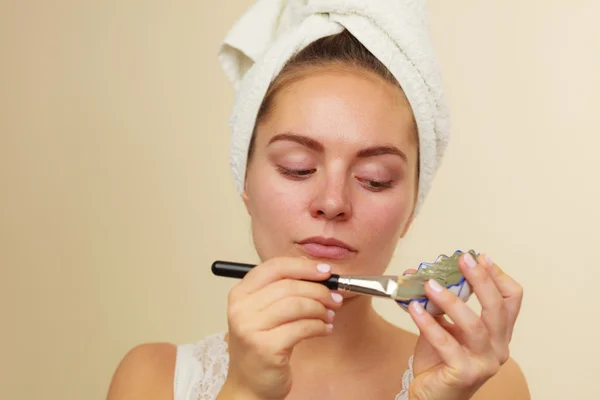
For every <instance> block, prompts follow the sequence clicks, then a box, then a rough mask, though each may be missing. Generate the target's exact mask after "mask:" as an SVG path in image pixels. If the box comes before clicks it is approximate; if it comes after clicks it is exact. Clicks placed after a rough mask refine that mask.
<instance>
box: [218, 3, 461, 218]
mask: <svg viewBox="0 0 600 400" xmlns="http://www.w3.org/2000/svg"><path fill="white" fill-rule="evenodd" d="M344 29H346V30H348V31H349V32H350V33H351V34H352V35H353V36H354V37H355V38H356V39H357V40H359V41H360V42H361V43H362V44H363V45H364V46H365V47H366V48H367V49H368V50H369V51H370V52H371V53H372V54H373V55H374V56H375V57H376V58H377V59H378V60H379V61H381V62H382V63H383V64H384V65H385V66H386V67H387V68H388V70H389V71H390V72H391V73H392V74H393V75H394V77H395V78H396V79H397V80H398V82H399V83H400V86H401V87H402V89H403V91H404V93H405V95H406V97H407V99H408V101H409V103H410V105H411V107H412V110H413V113H414V116H415V120H416V123H417V130H418V136H419V157H420V160H419V185H418V197H417V203H416V206H415V215H416V214H417V213H418V212H419V210H420V209H421V207H422V205H423V202H424V199H425V197H426V196H427V194H428V192H429V190H430V188H431V184H432V181H433V179H434V176H435V173H436V172H437V170H438V168H439V166H440V163H441V160H442V157H443V155H444V151H445V149H446V147H447V144H448V140H449V130H450V123H449V116H448V109H447V105H446V102H445V99H444V93H443V90H442V87H441V78H440V74H439V71H438V66H437V59H436V57H435V54H434V49H433V46H432V44H431V42H430V38H429V32H428V26H427V18H426V10H425V0H257V1H256V3H255V4H254V5H253V6H252V7H251V8H250V9H249V10H248V11H247V12H246V13H245V14H244V15H243V16H242V17H241V18H240V19H239V20H238V21H237V22H236V24H235V25H234V26H233V28H232V29H231V30H230V31H229V32H228V34H227V36H226V38H225V40H224V42H223V44H222V46H221V49H220V52H219V60H220V62H221V66H222V68H223V70H224V71H225V73H226V75H227V77H228V78H229V79H230V80H231V82H232V84H233V87H234V89H235V103H234V107H233V110H232V114H231V118H230V126H231V130H232V132H231V134H232V138H231V150H230V165H231V168H232V171H233V175H234V179H235V183H236V187H237V189H238V191H239V192H240V193H242V192H243V190H244V179H245V175H246V163H247V157H248V147H249V145H250V140H251V138H252V134H253V132H254V126H255V124H256V118H257V115H258V111H259V108H260V106H261V104H262V101H263V98H264V96H265V94H266V92H267V90H268V88H269V85H270V84H271V82H272V81H273V80H274V79H275V78H276V77H277V75H278V74H279V72H280V71H281V70H282V69H283V67H284V66H285V64H286V63H287V61H288V60H290V59H291V58H292V57H293V56H294V55H295V54H297V53H298V52H299V51H301V50H302V49H303V48H305V47H306V46H307V45H309V44H311V43H312V42H314V41H316V40H319V39H321V38H323V37H326V36H331V35H335V34H338V33H340V32H342V31H343V30H344Z"/></svg>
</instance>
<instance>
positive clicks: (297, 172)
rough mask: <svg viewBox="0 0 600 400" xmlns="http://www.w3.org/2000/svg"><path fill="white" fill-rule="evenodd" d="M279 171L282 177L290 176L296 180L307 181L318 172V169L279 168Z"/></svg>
mask: <svg viewBox="0 0 600 400" xmlns="http://www.w3.org/2000/svg"><path fill="white" fill-rule="evenodd" d="M277 171H279V173H280V174H281V175H285V176H290V177H292V178H296V179H305V178H308V176H309V175H310V174H312V173H314V172H315V171H316V169H287V168H283V167H282V166H277Z"/></svg>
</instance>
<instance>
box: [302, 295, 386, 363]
mask: <svg viewBox="0 0 600 400" xmlns="http://www.w3.org/2000/svg"><path fill="white" fill-rule="evenodd" d="M390 327H391V325H390V324H389V323H388V322H386V321H385V320H384V319H383V318H382V317H380V316H379V314H377V312H375V310H374V309H373V306H372V298H371V297H370V296H360V295H358V296H354V297H351V298H347V299H344V304H343V305H342V307H341V308H340V309H338V310H337V311H336V315H335V320H334V322H333V333H332V334H331V335H329V336H326V337H318V338H313V339H308V340H305V341H303V342H300V343H299V344H298V345H297V346H296V347H295V348H294V353H293V356H292V363H295V364H297V365H298V366H300V365H305V366H306V365H308V366H311V365H312V366H314V365H320V366H323V367H325V368H327V366H331V367H334V366H335V367H336V370H338V371H339V370H340V369H341V368H340V367H341V366H348V367H352V366H357V365H362V366H363V367H367V366H369V365H370V364H371V363H372V362H377V361H378V360H377V355H378V354H381V348H382V341H381V334H382V332H383V331H385V330H389V329H390ZM377 338H379V340H377ZM307 359H310V360H311V361H312V362H311V363H305V362H304V360H307ZM357 361H360V362H358V363H357ZM328 369H329V368H328Z"/></svg>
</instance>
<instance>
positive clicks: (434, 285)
mask: <svg viewBox="0 0 600 400" xmlns="http://www.w3.org/2000/svg"><path fill="white" fill-rule="evenodd" d="M428 283H429V287H430V288H431V290H433V291H434V292H437V293H442V290H444V289H443V288H442V286H441V285H440V284H439V283H437V281H436V280H435V279H430V280H429V282H428Z"/></svg>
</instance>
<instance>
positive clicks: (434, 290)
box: [425, 279, 492, 354]
mask: <svg viewBox="0 0 600 400" xmlns="http://www.w3.org/2000/svg"><path fill="white" fill-rule="evenodd" d="M425 294H426V296H427V298H428V299H429V300H430V301H432V302H434V303H435V304H436V305H437V306H438V307H440V308H441V309H442V310H443V311H444V312H445V313H446V315H447V316H448V317H450V319H452V321H454V323H455V324H456V326H457V327H458V328H460V330H461V331H462V332H464V335H462V339H464V343H463V344H464V345H465V346H467V347H468V348H469V349H470V350H471V351H472V352H473V353H476V354H486V353H489V352H490V351H491V350H492V347H491V343H490V337H489V333H488V330H487V327H486V326H485V324H484V323H483V321H482V320H481V318H479V316H478V315H477V314H475V312H474V311H473V310H472V309H471V308H470V307H469V306H467V304H466V303H465V302H464V301H462V300H461V299H460V298H458V296H456V295H455V294H454V293H452V292H451V291H449V290H448V289H446V288H444V287H442V286H441V285H440V284H439V283H437V282H436V281H435V280H433V279H431V280H429V281H428V282H427V284H426V285H425ZM438 325H439V324H438Z"/></svg>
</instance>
